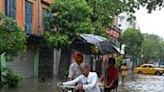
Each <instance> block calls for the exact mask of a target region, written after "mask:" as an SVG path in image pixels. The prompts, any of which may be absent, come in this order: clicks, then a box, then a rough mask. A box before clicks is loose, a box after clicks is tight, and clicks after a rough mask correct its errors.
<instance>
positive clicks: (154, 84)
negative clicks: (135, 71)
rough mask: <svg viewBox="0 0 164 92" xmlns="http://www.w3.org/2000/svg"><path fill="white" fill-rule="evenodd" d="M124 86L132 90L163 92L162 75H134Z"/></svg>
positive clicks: (163, 77) (163, 78) (163, 81)
mask: <svg viewBox="0 0 164 92" xmlns="http://www.w3.org/2000/svg"><path fill="white" fill-rule="evenodd" d="M135 77H136V78H135V79H134V80H131V81H129V82H127V83H126V84H125V87H127V88H128V89H131V90H132V91H134V92H164V76H154V75H136V76H135Z"/></svg>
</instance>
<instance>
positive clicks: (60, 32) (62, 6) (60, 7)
mask: <svg viewBox="0 0 164 92" xmlns="http://www.w3.org/2000/svg"><path fill="white" fill-rule="evenodd" d="M51 11H52V12H53V13H54V14H55V16H53V17H51V18H50V26H51V29H52V31H53V32H46V33H45V38H46V39H47V41H48V42H49V43H51V44H52V45H54V46H55V47H64V46H67V45H68V43H69V41H71V39H72V38H73V37H74V36H75V35H78V34H80V33H93V31H94V27H93V25H92V23H91V20H90V14H91V9H90V7H89V6H88V5H87V3H86V1H85V0H71V1H70V0H55V2H54V3H53V4H52V6H51Z"/></svg>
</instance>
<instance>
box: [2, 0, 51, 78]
mask: <svg viewBox="0 0 164 92" xmlns="http://www.w3.org/2000/svg"><path fill="white" fill-rule="evenodd" d="M52 1H53V0H0V12H2V13H3V14H4V15H6V16H8V17H11V18H13V19H15V20H16V22H17V24H18V26H19V27H21V29H22V30H23V31H24V32H26V33H27V34H28V37H29V38H28V40H27V52H26V54H25V57H24V58H22V57H21V56H20V55H19V56H18V57H16V58H15V59H14V62H8V67H9V68H11V69H12V70H14V71H15V72H17V73H18V74H20V75H21V76H22V77H23V78H30V77H37V78H38V77H39V76H43V73H44V72H42V70H41V69H42V68H43V67H49V66H50V65H51V66H52V67H51V68H50V69H48V70H45V71H50V72H53V53H52V55H49V53H51V52H52V51H53V50H49V48H48V49H47V51H43V49H42V48H43V47H40V46H38V44H37V41H38V39H39V37H40V36H41V35H42V33H43V30H44V25H43V24H44V21H43V20H44V15H45V14H44V13H46V12H45V11H47V9H48V6H49V5H50V4H51V3H52ZM33 43H35V44H33ZM46 53H47V54H46ZM47 55H48V56H47ZM47 57H49V59H45V58H47ZM50 58H51V59H50ZM42 62H50V63H48V64H47V65H46V64H44V63H42ZM46 73H47V72H46ZM46 75H48V76H52V74H50V73H48V74H46Z"/></svg>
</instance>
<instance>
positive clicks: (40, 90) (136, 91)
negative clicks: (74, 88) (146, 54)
mask: <svg viewBox="0 0 164 92" xmlns="http://www.w3.org/2000/svg"><path fill="white" fill-rule="evenodd" d="M56 83H57V81H56V80H47V81H46V82H38V81H36V80H33V79H26V80H23V81H22V82H21V83H20V84H19V86H18V88H15V89H9V88H3V89H2V90H0V92H62V91H61V90H60V91H59V88H58V87H57V86H56ZM117 92H164V76H148V75H137V76H135V77H134V79H132V80H128V81H127V82H126V83H125V85H124V86H122V85H121V83H119V87H118V90H117Z"/></svg>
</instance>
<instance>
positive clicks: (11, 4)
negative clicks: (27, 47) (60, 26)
mask: <svg viewBox="0 0 164 92" xmlns="http://www.w3.org/2000/svg"><path fill="white" fill-rule="evenodd" d="M52 1H53V0H0V12H2V13H4V14H5V15H7V16H9V17H12V18H13V19H15V20H16V22H17V23H18V25H19V26H20V27H21V28H22V30H24V31H25V32H26V33H27V34H32V35H41V34H42V32H43V16H44V14H43V13H44V10H46V9H47V6H49V5H50V4H51V3H52Z"/></svg>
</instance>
